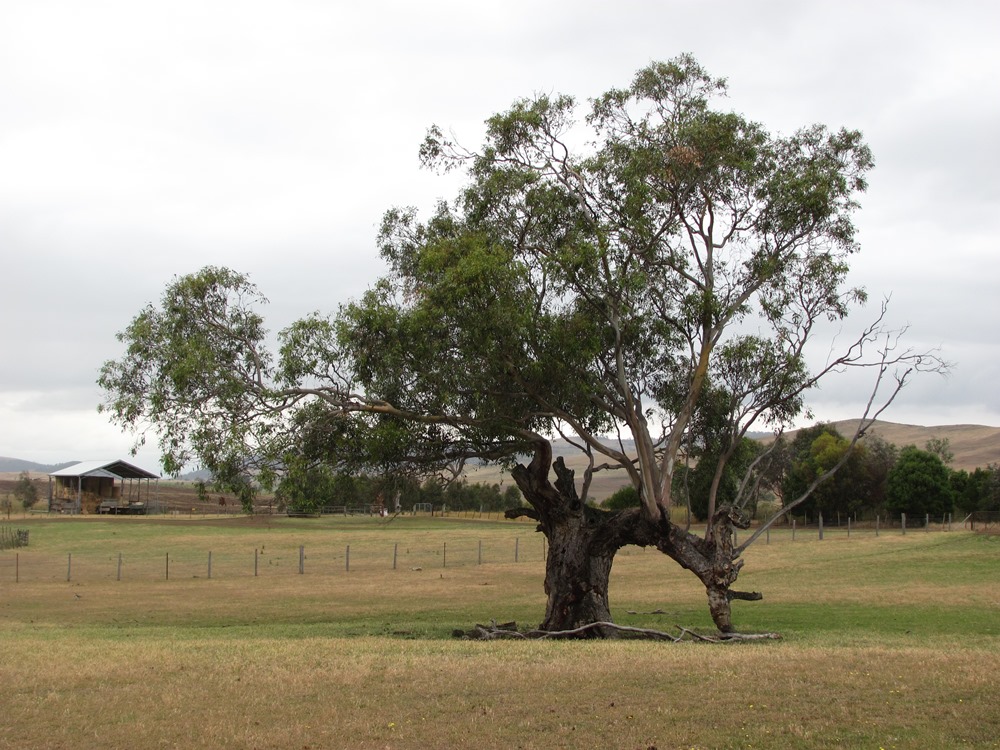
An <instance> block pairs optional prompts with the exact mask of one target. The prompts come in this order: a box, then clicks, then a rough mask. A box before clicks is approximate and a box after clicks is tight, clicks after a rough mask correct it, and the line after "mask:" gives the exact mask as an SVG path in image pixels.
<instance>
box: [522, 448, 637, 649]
mask: <svg viewBox="0 0 1000 750" xmlns="http://www.w3.org/2000/svg"><path fill="white" fill-rule="evenodd" d="M551 458H552V448H551V446H550V445H549V444H548V443H545V444H544V445H539V446H538V447H537V448H536V451H535V456H534V459H533V460H532V462H531V464H529V465H528V466H517V467H515V469H514V471H513V477H514V480H515V481H516V482H517V485H518V487H519V488H520V489H521V492H522V494H523V495H524V497H525V499H526V500H527V501H528V503H529V504H530V505H531V508H519V509H516V510H511V511H508V512H507V516H508V517H510V518H516V517H518V516H528V517H530V518H533V519H535V520H536V521H538V530H539V531H541V532H542V533H544V534H545V536H546V537H547V538H548V542H549V544H548V556H547V558H546V560H545V594H546V597H547V601H546V605H545V619H544V620H543V621H542V623H541V624H540V626H539V629H540V630H546V631H561V630H573V629H576V628H579V627H581V626H583V625H590V624H592V623H595V622H610V621H611V609H610V606H609V604H608V581H609V578H610V575H611V564H612V562H613V561H614V556H615V553H616V552H617V551H618V549H619V548H620V547H621V544H620V542H619V541H618V536H619V535H618V534H617V529H616V527H615V525H614V523H613V519H614V516H615V514H612V513H608V512H606V511H601V510H597V509H595V508H590V507H588V506H587V505H586V504H585V503H584V502H582V501H581V500H580V498H579V496H578V495H577V493H576V487H575V485H574V482H573V471H572V470H571V469H568V468H567V467H566V465H565V463H564V462H563V460H562V458H559V459H557V460H556V462H555V463H554V464H553V468H554V470H555V473H556V482H555V485H553V484H552V483H551V482H550V481H549V478H548V470H549V464H550V462H551ZM611 634H612V631H610V630H609V631H608V632H601V629H600V628H594V629H590V630H588V631H586V633H585V635H586V636H587V637H602V636H608V635H611Z"/></svg>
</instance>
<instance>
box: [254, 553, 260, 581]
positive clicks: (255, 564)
mask: <svg viewBox="0 0 1000 750" xmlns="http://www.w3.org/2000/svg"><path fill="white" fill-rule="evenodd" d="M258 551H259V550H258V549H257V548H256V547H254V548H253V577H254V578H256V577H257V553H258Z"/></svg>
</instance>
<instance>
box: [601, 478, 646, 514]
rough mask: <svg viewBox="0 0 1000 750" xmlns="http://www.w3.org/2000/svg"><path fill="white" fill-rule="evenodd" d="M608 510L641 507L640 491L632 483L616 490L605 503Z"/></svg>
mask: <svg viewBox="0 0 1000 750" xmlns="http://www.w3.org/2000/svg"><path fill="white" fill-rule="evenodd" d="M603 505H604V507H605V508H607V509H608V510H626V509H627V508H638V507H639V492H638V491H637V490H636V488H635V487H633V486H632V485H631V484H627V485H625V486H624V487H621V488H619V489H617V490H615V491H614V492H613V493H612V494H611V495H610V496H609V497H608V498H607V499H606V500H605V501H604V503H603Z"/></svg>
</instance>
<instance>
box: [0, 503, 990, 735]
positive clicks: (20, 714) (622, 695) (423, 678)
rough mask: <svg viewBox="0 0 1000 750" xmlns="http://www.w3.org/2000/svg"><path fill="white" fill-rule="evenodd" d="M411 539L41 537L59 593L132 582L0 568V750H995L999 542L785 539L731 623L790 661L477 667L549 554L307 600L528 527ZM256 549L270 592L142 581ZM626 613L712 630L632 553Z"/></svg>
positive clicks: (542, 652) (536, 660) (933, 537)
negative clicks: (364, 557) (363, 561)
mask: <svg viewBox="0 0 1000 750" xmlns="http://www.w3.org/2000/svg"><path fill="white" fill-rule="evenodd" d="M399 520H402V519H397V522H394V523H393V524H389V525H379V524H378V522H376V521H374V520H370V519H365V520H360V519H333V520H327V519H322V520H320V521H319V522H317V521H315V520H296V519H281V520H278V519H274V520H272V521H270V522H269V525H267V526H263V525H259V524H260V523H261V522H259V521H231V522H226V523H202V524H186V525H184V524H181V523H179V522H170V523H164V522H155V521H151V520H137V519H106V520H102V521H97V520H94V521H93V522H92V521H89V520H88V521H76V522H63V521H59V522H56V523H51V524H47V523H46V522H39V523H38V525H37V526H33V527H32V547H31V548H30V553H31V555H37V556H39V557H45V558H52V559H53V560H55V561H56V563H53V565H55V566H56V567H57V568H62V566H63V565H64V564H65V561H64V559H63V558H64V556H65V555H66V554H68V553H69V551H70V550H73V553H72V554H73V556H74V560H76V558H78V557H79V558H80V564H81V566H84V564H85V563H86V564H87V565H91V564H93V565H95V566H96V565H97V563H101V564H103V561H105V560H116V558H117V554H118V551H122V550H123V551H124V552H123V555H124V556H125V557H126V559H127V560H128V561H129V562H128V564H127V566H126V571H127V572H128V575H126V576H124V577H123V580H122V581H116V580H114V577H113V575H112V576H108V575H106V574H105V573H103V572H102V573H100V574H99V575H98V574H96V573H94V574H87V575H84V569H83V568H81V570H80V579H79V580H75V579H74V580H72V581H70V582H66V581H65V570H64V569H63V570H62V571H61V575H62V578H61V580H60V578H59V574H58V573H57V574H56V576H55V577H54V578H53V577H44V576H40V577H28V578H27V580H22V581H21V582H19V583H12V582H11V581H12V578H10V577H8V573H9V572H10V567H9V564H8V563H9V559H10V555H8V554H4V555H3V557H0V564H2V566H3V567H0V630H2V632H3V634H4V645H3V658H2V659H0V685H3V686H4V687H3V712H4V721H3V722H0V747H3V748H7V747H10V748H15V747H16V748H84V747H87V748H90V747H104V748H119V747H120V748H126V747H128V748H133V747H157V746H164V747H206V748H207V747H212V748H298V749H301V748H341V747H343V748H348V747H351V748H386V747H389V748H424V747H443V748H447V747H481V748H559V747H566V748H576V747H615V748H643V749H645V748H650V747H656V748H659V750H664V748H774V749H777V748H842V747H859V748H880V747H881V748H887V749H888V748H935V747H983V748H987V747H1000V741H998V738H1000V709H998V708H997V705H996V695H997V691H998V688H1000V674H998V671H997V669H996V653H997V648H998V646H1000V628H998V623H1000V575H998V573H1000V542H996V541H995V540H992V541H991V540H990V539H989V538H986V537H978V536H974V535H972V534H968V533H963V532H952V533H931V534H923V533H920V534H909V535H907V536H906V537H902V536H901V535H898V534H895V535H893V534H886V533H883V535H882V536H881V537H880V538H878V539H876V538H875V537H874V535H873V534H867V535H865V534H855V535H852V538H851V539H850V540H848V539H847V538H846V535H838V534H830V533H829V532H828V536H827V539H826V540H824V541H823V542H818V541H816V540H815V538H813V539H805V538H804V537H803V536H802V535H801V532H800V536H799V538H798V540H797V541H796V542H794V543H792V542H791V541H790V538H789V537H785V536H782V535H779V534H773V535H772V541H771V544H770V545H764V544H763V542H762V543H761V544H759V545H756V546H755V547H753V548H751V550H750V551H749V552H748V554H747V564H746V568H745V569H744V574H743V577H742V579H741V584H742V587H743V588H746V589H756V590H760V591H762V592H763V593H764V596H765V598H764V600H763V601H762V602H756V603H749V602H736V603H735V605H734V606H735V619H736V622H737V624H738V625H739V627H741V628H742V629H744V630H762V629H773V630H779V631H781V632H782V633H783V634H784V635H785V640H784V641H782V642H768V643H747V644H730V645H722V646H710V645H705V644H691V643H688V644H667V643H644V642H601V643H595V642H586V643H579V642H576V643H549V642H496V643H476V642H463V641H453V640H450V638H449V634H450V631H451V629H452V628H453V627H457V628H467V627H469V626H470V625H471V624H472V623H474V622H477V621H478V622H482V621H485V620H488V619H489V618H491V617H495V618H496V619H498V620H506V619H516V620H517V621H518V622H521V623H523V624H532V623H534V622H537V621H538V620H539V619H540V617H541V614H542V608H543V606H544V595H543V592H542V588H541V584H542V574H543V571H542V563H541V559H540V554H536V555H533V556H532V555H528V554H527V553H525V557H524V558H522V561H520V562H518V563H517V564H515V563H514V562H513V561H512V560H499V559H497V560H494V561H490V562H487V563H486V564H483V565H477V564H476V562H477V561H476V559H475V558H470V557H469V556H465V557H464V558H461V560H459V559H458V558H456V563H455V565H453V566H449V567H445V566H444V565H436V564H435V565H431V566H403V565H399V566H398V569H397V570H396V571H393V570H391V558H390V559H389V560H387V561H386V560H385V557H384V556H383V558H382V562H380V563H379V564H378V565H375V564H374V563H372V564H371V565H365V566H360V567H358V568H357V569H356V570H355V569H352V571H351V572H350V573H348V572H347V571H346V570H345V569H344V568H343V566H337V565H334V564H333V563H336V562H337V560H335V559H334V558H333V557H332V556H331V557H330V558H329V559H327V558H323V557H322V556H321V555H320V553H319V552H308V551H307V560H306V565H307V568H306V570H307V572H306V574H305V575H299V574H298V572H297V563H298V560H297V547H298V545H299V544H303V545H305V546H306V547H307V550H310V549H321V548H329V549H337V548H339V547H341V546H342V545H344V546H346V544H347V543H350V544H351V545H352V549H354V548H355V547H357V548H358V549H361V548H363V547H364V546H366V545H369V544H370V545H372V546H378V547H379V548H380V549H383V550H384V549H385V547H386V543H387V542H389V541H390V540H394V541H393V542H392V543H393V544H399V545H409V548H410V549H411V554H416V553H415V552H412V550H416V549H418V548H420V549H424V548H426V549H431V548H435V547H437V546H438V545H444V544H447V546H448V550H449V557H450V555H451V550H452V549H453V548H454V549H455V550H457V549H459V548H460V547H462V545H466V544H469V543H473V542H477V541H478V540H479V539H482V540H483V541H484V543H485V544H486V546H487V548H488V549H496V550H501V549H503V550H506V549H507V548H508V546H509V543H510V542H511V541H512V540H513V539H515V538H517V537H520V538H521V544H522V545H526V546H527V548H528V549H530V544H529V542H528V541H527V540H529V539H530V540H532V541H535V540H537V535H534V536H533V535H531V527H530V526H527V527H526V526H518V525H516V524H503V523H500V524H497V523H489V524H487V523H485V522H483V523H479V522H472V521H467V522H466V521H462V522H456V521H438V520H434V521H431V520H430V519H416V520H411V522H408V523H403V524H398V525H396V524H397V523H398V521H399ZM36 545H37V546H36ZM261 547H263V548H264V549H265V553H264V554H265V555H268V556H270V555H272V554H273V556H274V557H275V558H280V560H281V564H280V565H271V566H270V569H269V570H268V571H267V573H266V574H265V573H264V572H262V573H261V575H259V576H257V577H256V578H255V577H254V576H253V575H252V570H250V569H248V568H247V566H245V565H243V564H242V563H241V565H240V566H237V567H234V568H232V569H227V568H221V569H219V575H218V576H213V578H212V579H211V580H209V579H207V577H205V575H204V574H203V573H202V572H200V571H201V566H202V563H201V562H198V564H197V566H196V565H195V562H194V561H192V562H191V563H187V562H178V563H177V564H178V572H177V575H176V576H173V575H172V576H171V579H170V580H164V579H163V577H162V576H159V572H158V570H157V569H156V567H155V566H154V567H151V568H150V569H149V570H150V575H146V574H145V569H144V568H143V567H142V565H141V564H140V563H142V564H144V563H143V560H145V559H146V557H148V558H149V561H150V563H151V564H152V563H154V562H155V563H157V564H158V561H159V557H160V550H163V549H164V548H170V549H173V550H175V551H176V552H175V554H177V555H178V556H179V557H180V556H181V553H180V551H179V550H181V549H182V548H185V549H190V554H191V556H192V558H197V559H198V560H199V561H200V560H201V558H202V553H205V552H206V551H207V550H208V549H212V550H213V553H214V555H218V556H219V558H220V559H224V558H225V557H227V556H228V555H234V556H236V555H243V556H244V557H245V555H246V550H247V549H249V550H250V551H251V553H252V550H253V549H254V548H258V549H259V548H261ZM272 549H274V552H273V553H272V552H271V550H272ZM279 551H280V554H279ZM22 554H23V553H22ZM455 554H456V555H457V554H458V553H457V552H456V553H455ZM144 555H145V556H146V557H143V556H144ZM390 555H391V548H390ZM289 556H291V558H294V564H291V563H289V562H288V559H287V558H288V557H289ZM29 559H30V558H29ZM373 559H374V558H373ZM429 559H432V560H433V558H429ZM244 561H245V560H244ZM321 562H322V563H324V564H327V563H329V564H328V565H327V567H323V565H321V564H320V563H321ZM436 562H438V563H439V562H442V561H440V560H437V561H436ZM21 564H22V565H25V564H26V560H25V558H23V557H22V559H21ZM187 565H190V566H192V567H191V568H190V569H189V568H187V567H185V566H187ZM250 565H251V566H252V561H251V563H250ZM412 567H422V569H421V570H413V569H412ZM192 571H195V572H192ZM196 576H197V577H196ZM611 593H612V605H613V610H614V612H615V616H616V619H617V620H619V621H620V622H623V623H628V624H636V625H642V626H645V627H657V628H661V629H670V628H672V627H673V626H674V625H675V624H681V625H685V626H696V627H708V626H709V624H710V620H709V617H708V614H707V607H706V605H705V601H704V593H703V591H702V590H701V589H700V587H699V586H698V584H697V582H696V581H695V580H694V578H693V577H692V576H690V574H687V573H685V572H684V571H682V570H679V569H678V568H677V566H676V565H674V564H673V563H671V562H670V561H668V560H665V559H664V558H663V557H662V556H660V555H659V554H657V553H654V552H651V551H643V550H639V549H634V548H630V549H627V550H624V551H623V552H622V554H621V555H620V556H619V558H618V559H617V561H616V564H615V570H614V573H613V576H612V592H611ZM630 612H633V613H634V614H629V613H630ZM654 612H656V614H653V613H654Z"/></svg>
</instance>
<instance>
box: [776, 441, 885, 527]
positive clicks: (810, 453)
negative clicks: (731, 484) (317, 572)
mask: <svg viewBox="0 0 1000 750" xmlns="http://www.w3.org/2000/svg"><path fill="white" fill-rule="evenodd" d="M848 451H850V455H847V458H846V461H845V462H844V463H843V464H842V465H841V467H840V469H839V470H838V471H837V473H836V474H834V475H833V476H832V477H829V478H827V479H826V480H824V481H822V482H821V483H820V484H819V485H817V486H816V488H815V489H814V490H813V491H812V494H811V495H810V496H809V498H808V499H807V500H806V501H804V502H803V503H801V504H800V505H799V506H798V507H797V511H798V512H804V513H806V514H808V515H814V514H816V513H823V514H824V516H825V517H826V518H827V519H829V518H832V517H833V516H834V515H836V514H837V513H842V514H845V515H848V514H851V513H853V512H855V511H857V510H860V509H862V508H866V507H874V505H875V504H876V503H878V502H881V496H882V489H881V488H882V486H883V481H884V477H885V468H886V464H885V462H886V460H889V459H891V455H892V452H891V450H889V447H888V445H887V444H882V443H879V444H877V445H876V447H875V449H874V450H872V451H870V450H869V449H868V447H867V446H866V445H864V444H860V443H858V444H855V446H854V447H853V448H851V446H850V441H849V440H847V439H846V438H845V437H844V436H843V435H841V434H840V433H839V432H838V431H837V430H836V428H834V427H832V426H831V425H829V424H823V423H820V424H817V425H814V426H812V427H809V428H805V429H802V430H799V431H798V433H797V434H796V436H795V439H794V440H793V441H792V443H791V445H790V447H789V449H788V451H787V454H786V458H785V460H786V470H785V476H784V479H783V481H782V485H781V489H782V497H783V499H784V502H785V503H786V504H787V503H791V502H793V501H795V500H796V499H797V498H799V497H801V496H802V495H803V494H804V493H805V492H806V491H807V490H808V488H809V487H810V486H811V485H812V484H813V482H815V480H816V479H817V478H819V477H820V476H822V475H823V474H824V473H825V472H827V471H828V470H830V469H832V468H834V467H835V466H836V465H837V464H838V462H840V461H841V459H843V458H844V457H845V454H847V453H848Z"/></svg>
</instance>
